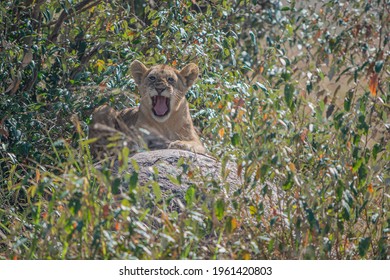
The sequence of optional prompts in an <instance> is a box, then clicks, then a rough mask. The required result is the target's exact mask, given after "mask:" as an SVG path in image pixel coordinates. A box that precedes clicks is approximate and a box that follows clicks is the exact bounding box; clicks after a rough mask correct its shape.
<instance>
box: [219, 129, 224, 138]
mask: <svg viewBox="0 0 390 280" xmlns="http://www.w3.org/2000/svg"><path fill="white" fill-rule="evenodd" d="M218 135H219V137H220V138H223V136H224V135H225V128H223V127H222V128H221V129H220V130H218Z"/></svg>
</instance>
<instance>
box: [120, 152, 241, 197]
mask: <svg viewBox="0 0 390 280" xmlns="http://www.w3.org/2000/svg"><path fill="white" fill-rule="evenodd" d="M133 160H134V161H135V162H136V163H137V165H138V166H139V172H138V182H139V183H140V184H141V185H145V184H147V182H148V181H149V180H150V179H154V180H155V181H157V182H158V183H159V185H160V188H161V189H162V190H164V189H165V190H172V191H179V192H183V191H185V190H187V188H188V187H189V186H190V185H192V184H194V185H197V184H203V183H204V181H205V180H204V179H206V180H208V179H209V180H211V179H214V180H216V181H218V182H223V183H227V184H229V185H230V187H231V189H236V188H237V187H238V186H239V185H241V184H242V181H241V179H240V178H239V177H238V176H237V170H236V167H235V166H234V165H233V164H230V163H228V164H227V165H226V167H225V168H222V165H221V163H220V162H218V160H217V159H215V158H213V157H211V156H208V155H203V154H195V153H192V152H190V151H185V150H176V149H163V150H154V151H147V152H140V153H136V154H134V155H133V156H132V157H131V158H130V161H129V169H128V170H127V171H124V172H128V173H133V172H134V167H133V165H132V164H131V162H132V161H133ZM156 170H157V172H156ZM156 173H157V174H156Z"/></svg>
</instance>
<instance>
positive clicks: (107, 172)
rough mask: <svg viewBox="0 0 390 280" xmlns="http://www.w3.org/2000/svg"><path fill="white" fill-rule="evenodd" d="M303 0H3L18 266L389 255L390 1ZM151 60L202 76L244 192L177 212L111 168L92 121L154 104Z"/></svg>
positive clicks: (210, 142) (4, 95) (194, 202)
mask: <svg viewBox="0 0 390 280" xmlns="http://www.w3.org/2000/svg"><path fill="white" fill-rule="evenodd" d="M297 2H298V1H291V2H289V3H288V4H286V3H284V4H283V3H282V1H238V0H237V1H222V0H221V1H173V0H171V1H142V0H133V1H121V0H116V1H102V0H94V1H93V0H83V1H80V0H68V1H42V0H35V1H32V0H9V1H2V2H1V3H0V15H1V17H0V32H1V33H0V34H1V36H0V101H1V102H0V120H1V122H0V144H1V146H0V156H1V157H0V167H1V169H0V170H1V173H0V206H1V207H0V257H1V258H6V259H12V258H13V259H124V258H139V259H179V258H180V259H248V258H252V259H389V258H390V254H389V250H390V249H389V246H388V244H389V232H390V212H389V203H390V201H389V185H390V177H389V174H390V172H389V165H388V162H390V144H389V141H388V140H389V138H390V137H389V128H388V122H389V120H388V116H389V109H390V108H389V105H388V104H389V103H390V102H389V101H390V95H389V92H390V84H389V71H390V68H389V63H388V62H389V37H388V34H390V33H389V30H388V29H389V26H388V24H386V23H387V22H388V21H389V13H388V11H389V8H390V7H389V4H388V3H387V2H386V1H384V0H383V1H381V0H375V1H363V0H358V1H321V2H320V1H315V2H316V4H315V3H314V1H299V3H297ZM134 59H140V60H142V61H144V62H145V63H147V64H149V65H153V64H157V63H167V64H170V65H173V66H176V67H181V66H184V65H185V64H186V63H188V62H196V63H197V64H198V65H199V67H200V69H201V73H202V75H201V79H200V81H199V82H198V83H197V84H196V85H195V86H194V87H193V88H192V89H191V90H190V92H189V93H188V96H187V97H188V99H189V100H190V103H191V112H192V113H193V118H194V121H195V123H196V125H197V126H198V127H199V128H200V130H201V131H202V139H203V141H204V143H205V144H206V146H207V147H208V149H209V151H210V153H211V154H213V155H215V156H217V157H218V158H220V159H221V161H222V162H223V163H226V162H227V161H234V162H236V164H237V169H238V173H239V175H240V176H243V178H244V182H245V183H244V184H243V185H242V186H240V188H239V189H238V190H236V191H235V192H234V193H232V195H231V196H230V197H226V196H225V191H226V190H228V189H229V186H228V185H227V184H225V183H224V182H223V181H218V180H217V179H213V180H211V179H205V182H204V183H203V184H201V185H199V186H193V187H191V188H189V189H188V190H187V192H186V194H185V196H184V198H183V201H182V202H180V201H178V202H177V203H178V205H179V208H178V209H174V210H172V209H171V208H170V205H171V203H172V201H173V200H177V198H176V197H175V195H174V194H168V195H164V196H163V195H162V194H161V189H160V186H159V185H158V183H156V182H152V181H151V182H150V186H151V187H148V186H141V185H140V184H139V183H138V177H137V173H134V174H128V175H126V176H124V177H118V176H117V175H115V174H112V172H111V166H110V165H109V164H108V165H107V166H104V167H103V168H102V169H101V170H99V169H97V168H95V167H94V165H93V163H92V158H91V156H90V153H89V148H88V141H87V140H86V133H87V125H88V123H89V121H90V113H91V111H92V110H93V108H96V107H97V106H99V105H101V104H103V103H109V104H110V105H111V106H113V107H116V108H124V107H127V106H134V105H136V104H137V102H138V97H137V95H135V94H133V93H134V92H135V91H136V89H135V85H134V82H133V80H132V79H131V77H130V74H129V71H128V68H129V64H130V63H131V62H132V61H133V60H134ZM127 153H128V151H126V150H123V151H122V152H121V154H120V157H121V158H122V161H121V163H122V167H121V168H125V166H126V165H127V164H133V163H131V162H128V161H127V156H126V154H127ZM179 168H181V167H180V166H179ZM183 168H184V167H183ZM187 172H192V171H191V169H190V170H187ZM173 179H174V178H173ZM123 185H127V186H129V190H128V191H127V192H126V195H125V198H124V199H121V200H119V199H118V196H119V195H118V192H119V188H120V186H123ZM274 186H276V190H275V188H274ZM270 197H274V198H275V197H276V202H275V201H274V200H272V199H271V200H269V198H270ZM205 198H206V199H205ZM267 203H270V206H269V207H267ZM268 218H270V219H268Z"/></svg>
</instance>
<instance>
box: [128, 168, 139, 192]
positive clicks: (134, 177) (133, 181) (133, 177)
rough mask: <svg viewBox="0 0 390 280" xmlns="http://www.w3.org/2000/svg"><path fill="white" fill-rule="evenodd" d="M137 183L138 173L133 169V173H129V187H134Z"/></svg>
mask: <svg viewBox="0 0 390 280" xmlns="http://www.w3.org/2000/svg"><path fill="white" fill-rule="evenodd" d="M137 183H138V173H137V172H135V171H134V172H133V174H131V176H130V189H134V188H135V187H136V186H137Z"/></svg>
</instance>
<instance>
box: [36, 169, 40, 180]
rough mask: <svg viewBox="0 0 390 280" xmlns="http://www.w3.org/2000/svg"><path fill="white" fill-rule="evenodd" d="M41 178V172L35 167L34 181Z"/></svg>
mask: <svg viewBox="0 0 390 280" xmlns="http://www.w3.org/2000/svg"><path fill="white" fill-rule="evenodd" d="M40 179H41V173H40V172H39V170H38V169H35V182H37V183H38V182H39V180H40Z"/></svg>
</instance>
